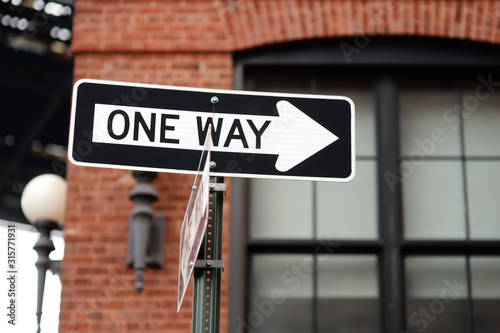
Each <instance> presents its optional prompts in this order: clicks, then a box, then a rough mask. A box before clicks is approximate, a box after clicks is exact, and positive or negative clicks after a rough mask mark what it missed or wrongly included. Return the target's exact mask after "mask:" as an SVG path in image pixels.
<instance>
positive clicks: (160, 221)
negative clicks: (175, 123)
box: [127, 171, 165, 293]
mask: <svg viewBox="0 0 500 333" xmlns="http://www.w3.org/2000/svg"><path fill="white" fill-rule="evenodd" d="M132 175H133V176H134V177H135V178H136V179H137V185H136V186H135V187H134V188H133V189H132V191H131V192H130V199H131V200H132V201H133V202H134V205H135V206H134V208H133V209H132V211H131V212H130V218H129V228H128V249H127V265H128V266H129V267H133V268H134V270H135V291H136V292H137V293H141V292H142V290H143V289H144V271H145V269H146V267H151V268H161V267H162V265H163V243H164V235H165V216H164V215H160V214H156V213H155V212H154V211H153V207H152V204H153V202H155V201H156V200H158V194H157V192H156V190H155V188H154V187H153V185H151V182H152V181H153V180H154V179H155V178H156V176H157V173H156V172H147V171H132Z"/></svg>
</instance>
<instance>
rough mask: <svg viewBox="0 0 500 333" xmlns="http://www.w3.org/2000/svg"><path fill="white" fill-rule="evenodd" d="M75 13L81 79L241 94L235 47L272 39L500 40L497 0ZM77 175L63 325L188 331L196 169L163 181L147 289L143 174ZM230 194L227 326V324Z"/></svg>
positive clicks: (126, 5)
mask: <svg viewBox="0 0 500 333" xmlns="http://www.w3.org/2000/svg"><path fill="white" fill-rule="evenodd" d="M75 13H76V16H75V20H74V30H73V46H72V48H73V52H74V54H75V72H74V73H75V80H78V79H80V78H84V77H85V78H97V79H107V80H118V81H130V82H144V83H153V84H169V85H180V86H193V87H207V88H221V89H231V88H232V75H233V72H232V68H233V64H232V52H233V51H235V50H243V49H247V48H251V47H256V46H261V45H266V44H272V43H279V42H286V41H293V40H301V39H310V38H323V37H340V36H349V37H352V36H356V35H375V34H378V35H424V36H435V37H448V38H459V39H472V40H477V41H486V42H491V43H499V42H500V2H499V1H382V0H381V1H328V0H323V1H295V0H291V1H278V0H261V1H259V0H253V1H251V0H205V1H203V0H176V1H174V0H151V1H147V0H76V1H75ZM67 178H68V185H69V192H68V207H67V214H66V224H65V238H66V252H65V257H64V261H63V263H62V274H61V280H62V284H63V289H62V304H61V314H60V332H61V333H69V332H95V333H98V332H99V333H100V332H128V333H131V332H144V331H145V330H148V332H150V333H155V332H189V331H190V327H191V298H192V293H191V291H189V292H188V294H187V295H186V297H185V302H184V303H185V304H184V306H183V309H182V311H181V313H180V314H177V313H176V311H175V308H176V299H177V272H178V253H179V248H178V247H179V234H180V226H181V223H182V220H183V216H184V211H185V208H186V205H187V201H188V196H189V193H190V187H191V185H192V181H193V176H186V175H174V174H161V175H159V177H158V178H157V179H156V180H155V183H154V185H155V187H156V189H157V190H158V192H159V197H160V199H159V202H158V203H157V204H155V209H156V210H157V211H159V212H162V213H165V214H166V215H167V230H166V244H165V249H164V268H163V269H160V270H151V269H148V270H147V271H146V274H145V281H144V283H145V290H144V292H143V293H142V294H136V293H135V291H134V288H133V284H134V272H133V270H132V269H129V268H127V267H126V266H125V255H126V247H127V240H126V239H127V232H128V230H127V228H128V223H127V221H128V215H129V213H130V210H131V209H132V203H131V201H130V200H129V199H128V196H129V193H130V189H131V188H132V187H133V186H134V185H135V180H134V178H133V177H132V176H131V174H130V172H128V171H123V170H111V169H95V168H84V167H75V166H73V165H69V166H68V175H67ZM226 182H227V183H228V182H229V181H228V180H226ZM229 198H230V194H228V195H227V196H226V202H225V204H224V208H225V212H224V214H225V221H224V236H223V237H224V240H223V245H224V249H223V259H224V260H225V262H226V267H227V269H226V271H225V273H224V274H223V285H222V290H223V291H222V293H223V298H222V310H221V332H226V331H227V314H228V304H227V294H226V291H227V289H228V288H227V286H228V281H229V275H230V263H229V262H228V261H229V255H228V253H229V246H230V239H229V238H228V232H229V227H230V221H229V218H228V217H229V215H228V214H229V209H230V205H229V200H228V199H229Z"/></svg>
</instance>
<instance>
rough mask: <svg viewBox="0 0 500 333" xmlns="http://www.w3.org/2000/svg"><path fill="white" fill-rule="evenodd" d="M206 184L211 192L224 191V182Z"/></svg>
mask: <svg viewBox="0 0 500 333" xmlns="http://www.w3.org/2000/svg"><path fill="white" fill-rule="evenodd" d="M208 186H209V188H210V191H212V192H226V184H225V183H210V184H209V185H208Z"/></svg>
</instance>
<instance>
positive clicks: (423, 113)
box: [400, 82, 460, 156]
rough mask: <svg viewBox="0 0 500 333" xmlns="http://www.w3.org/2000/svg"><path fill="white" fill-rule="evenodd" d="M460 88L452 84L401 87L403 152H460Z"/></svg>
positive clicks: (421, 153)
mask: <svg viewBox="0 0 500 333" xmlns="http://www.w3.org/2000/svg"><path fill="white" fill-rule="evenodd" d="M457 97H458V95H457V89H456V88H455V87H454V86H453V85H452V84H449V85H444V84H443V85H436V86H429V84H428V82H427V83H426V85H425V86H403V87H402V88H401V91H400V107H401V120H400V121H401V128H400V136H401V153H402V154H403V155H404V156H413V155H416V156H422V155H424V156H457V155H459V154H460V140H459V134H460V131H459V127H457V124H458V119H459V118H458V115H457V113H456V111H457V110H458V109H457Z"/></svg>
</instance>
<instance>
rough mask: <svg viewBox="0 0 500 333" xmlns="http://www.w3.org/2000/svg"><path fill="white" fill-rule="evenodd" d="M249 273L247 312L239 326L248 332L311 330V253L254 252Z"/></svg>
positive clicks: (312, 267)
mask: <svg viewBox="0 0 500 333" xmlns="http://www.w3.org/2000/svg"><path fill="white" fill-rule="evenodd" d="M251 272H252V273H251V286H250V298H249V303H248V308H249V312H248V316H247V318H246V320H245V322H244V323H239V324H240V326H244V327H245V328H246V329H247V330H248V332H276V333H278V332H311V331H312V316H313V312H312V308H313V307H312V305H313V303H312V302H313V283H312V281H313V279H314V276H313V274H314V263H313V257H312V256H308V255H255V256H253V257H252V270H251ZM241 331H242V332H243V327H242V330H241Z"/></svg>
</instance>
